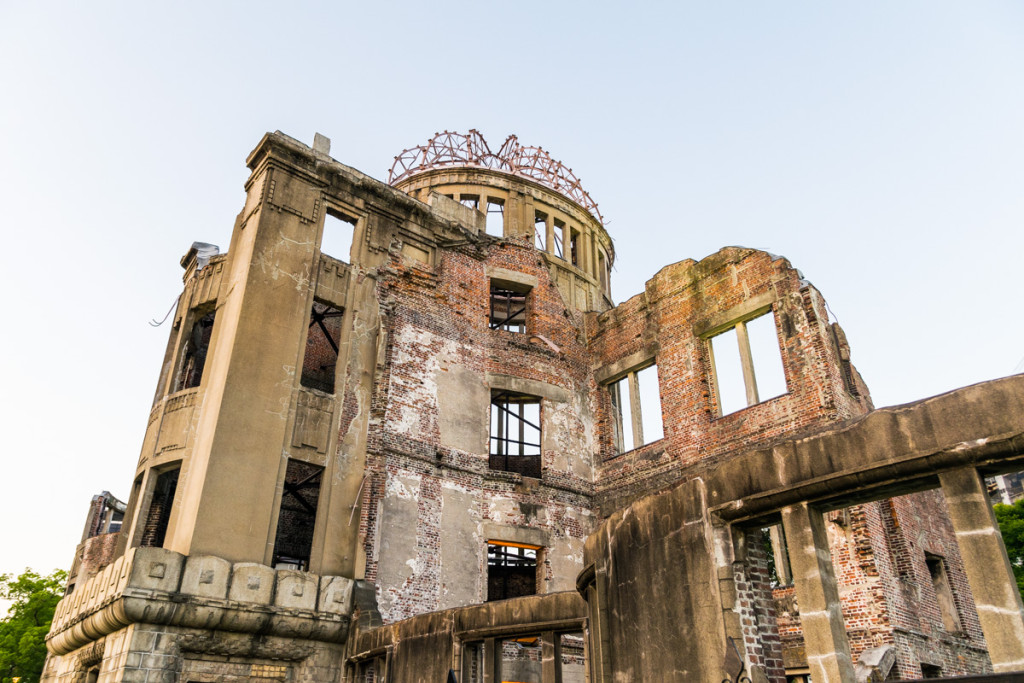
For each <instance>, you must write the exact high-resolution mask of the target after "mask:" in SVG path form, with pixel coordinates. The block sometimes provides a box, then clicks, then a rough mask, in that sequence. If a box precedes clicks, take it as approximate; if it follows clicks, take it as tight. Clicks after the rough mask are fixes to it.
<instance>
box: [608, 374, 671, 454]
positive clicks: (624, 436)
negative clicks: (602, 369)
mask: <svg viewBox="0 0 1024 683" xmlns="http://www.w3.org/2000/svg"><path fill="white" fill-rule="evenodd" d="M608 393H609V398H610V402H611V410H612V415H611V417H612V438H613V439H614V443H615V452H616V453H625V452H626V451H630V450H633V449H634V448H640V447H641V446H644V445H646V444H649V443H653V442H655V441H658V440H660V439H663V438H665V429H664V424H663V420H662V414H661V391H660V385H659V382H658V366H657V365H656V364H652V365H648V366H646V367H644V368H641V369H639V370H633V371H630V372H628V373H626V376H625V377H623V378H621V379H619V380H616V381H615V382H612V383H611V384H609V385H608Z"/></svg>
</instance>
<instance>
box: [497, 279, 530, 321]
mask: <svg viewBox="0 0 1024 683" xmlns="http://www.w3.org/2000/svg"><path fill="white" fill-rule="evenodd" d="M529 295H530V288H529V287H528V286H525V285H521V284H518V283H515V282H505V281H503V280H491V307H490V315H489V324H490V328H491V329H492V330H505V331H507V332H519V333H524V332H526V318H527V308H528V299H529Z"/></svg>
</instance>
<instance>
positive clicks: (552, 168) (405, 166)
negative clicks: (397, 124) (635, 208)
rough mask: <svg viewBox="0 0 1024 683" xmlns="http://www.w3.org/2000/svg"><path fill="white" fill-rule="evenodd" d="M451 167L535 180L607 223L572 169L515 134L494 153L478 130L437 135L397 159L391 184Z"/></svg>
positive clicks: (392, 170) (390, 174)
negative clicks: (419, 174)
mask: <svg viewBox="0 0 1024 683" xmlns="http://www.w3.org/2000/svg"><path fill="white" fill-rule="evenodd" d="M450 166H480V167H482V168H493V169H498V170H501V171H505V172H508V173H513V174H515V175H520V176H523V177H526V178H530V179H532V180H536V181H537V182H540V183H541V184H543V185H546V186H547V187H550V188H551V189H553V190H555V191H557V192H561V193H563V194H565V195H566V196H568V197H569V198H570V199H572V200H573V201H575V202H577V203H578V204H580V205H581V206H583V207H584V208H585V209H587V210H588V211H590V212H591V213H592V214H594V217H595V218H597V219H598V220H599V221H600V222H602V223H603V222H604V218H603V217H602V216H601V213H600V211H599V210H598V208H597V203H596V202H595V201H594V200H593V199H592V198H591V197H590V195H589V194H588V193H587V192H586V190H584V189H583V187H582V184H581V183H580V179H579V178H578V177H577V176H576V174H575V173H573V170H572V169H571V168H568V167H567V166H566V165H565V164H563V163H562V162H560V161H558V160H556V159H553V158H552V157H551V155H550V154H548V152H546V151H545V150H544V149H543V148H541V147H525V146H522V145H520V144H519V140H518V138H517V137H516V136H515V135H510V136H508V138H506V139H505V142H504V143H503V144H502V146H501V148H499V150H498V152H497V154H495V153H494V152H492V151H491V149H490V146H489V145H488V144H487V141H486V140H485V139H484V137H483V136H482V135H481V134H480V133H479V131H477V130H475V129H471V130H470V131H469V133H468V134H466V135H462V134H460V133H454V132H451V131H444V132H443V133H435V134H434V137H433V138H431V139H430V140H429V141H428V142H427V144H425V145H420V146H417V147H411V148H409V149H406V150H403V151H402V152H401V153H400V154H399V155H398V156H396V157H395V162H394V164H392V166H391V170H390V171H389V172H388V182H389V183H390V184H394V183H397V182H399V181H400V180H403V179H404V178H407V177H409V176H411V175H414V174H416V173H419V172H423V171H429V170H432V169H436V168H445V167H450Z"/></svg>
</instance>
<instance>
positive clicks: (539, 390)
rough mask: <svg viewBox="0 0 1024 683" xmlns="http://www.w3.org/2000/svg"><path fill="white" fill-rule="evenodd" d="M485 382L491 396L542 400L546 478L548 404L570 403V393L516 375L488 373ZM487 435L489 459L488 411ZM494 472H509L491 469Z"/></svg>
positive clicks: (541, 465)
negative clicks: (503, 394)
mask: <svg viewBox="0 0 1024 683" xmlns="http://www.w3.org/2000/svg"><path fill="white" fill-rule="evenodd" d="M484 381H485V383H486V386H487V388H488V390H489V391H490V392H491V395H492V396H493V395H494V392H496V391H505V392H509V393H512V394H516V395H521V396H535V397H537V398H538V399H539V400H540V416H539V420H540V422H539V424H540V456H539V458H540V473H539V474H540V478H542V479H543V476H544V453H545V451H546V450H547V448H549V447H550V446H548V445H547V444H546V441H547V440H548V439H549V438H550V435H549V434H548V430H549V427H550V425H547V424H546V423H545V421H546V419H547V414H548V410H547V409H546V407H545V406H546V404H549V403H566V402H568V401H569V391H568V390H567V389H564V388H562V387H560V386H557V385H555V384H549V383H547V382H541V381H539V380H532V379H526V378H523V377H516V376H514V375H506V374H502V373H496V372H488V373H486V375H485V378H484ZM485 432H486V434H487V439H486V445H487V448H486V453H487V457H488V459H489V458H490V451H491V446H490V435H491V420H490V411H489V410H488V418H487V423H486V427H485ZM491 469H492V470H494V471H508V470H500V469H494V468H491Z"/></svg>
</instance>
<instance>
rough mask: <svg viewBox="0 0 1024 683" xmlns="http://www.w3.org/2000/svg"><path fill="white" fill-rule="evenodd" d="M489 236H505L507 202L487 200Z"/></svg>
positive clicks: (491, 198)
mask: <svg viewBox="0 0 1024 683" xmlns="http://www.w3.org/2000/svg"><path fill="white" fill-rule="evenodd" d="M487 234H488V235H494V236H495V237H504V236H505V200H503V199H496V198H494V197H488V198H487Z"/></svg>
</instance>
